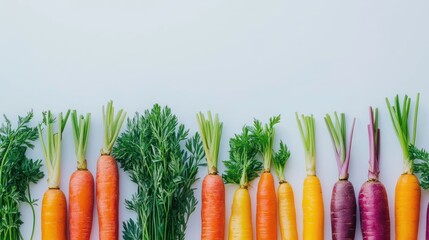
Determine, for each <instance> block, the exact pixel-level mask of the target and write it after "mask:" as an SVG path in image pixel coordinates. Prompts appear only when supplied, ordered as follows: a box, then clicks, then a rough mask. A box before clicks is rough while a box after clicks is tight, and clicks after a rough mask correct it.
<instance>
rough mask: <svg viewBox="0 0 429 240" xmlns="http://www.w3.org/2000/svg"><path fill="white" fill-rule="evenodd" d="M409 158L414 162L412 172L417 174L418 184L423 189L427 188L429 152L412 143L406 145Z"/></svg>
mask: <svg viewBox="0 0 429 240" xmlns="http://www.w3.org/2000/svg"><path fill="white" fill-rule="evenodd" d="M408 152H409V154H410V159H411V160H412V161H413V164H414V172H415V173H416V174H417V176H418V178H419V181H420V186H421V187H422V188H423V189H429V153H428V152H427V151H426V150H425V149H423V148H421V149H419V148H417V147H416V146H414V145H413V144H410V145H409V146H408Z"/></svg>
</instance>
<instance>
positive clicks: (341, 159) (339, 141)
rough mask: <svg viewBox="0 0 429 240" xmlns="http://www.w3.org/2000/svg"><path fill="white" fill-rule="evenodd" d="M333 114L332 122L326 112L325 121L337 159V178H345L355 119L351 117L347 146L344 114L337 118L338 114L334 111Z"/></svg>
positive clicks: (347, 170)
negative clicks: (351, 122)
mask: <svg viewBox="0 0 429 240" xmlns="http://www.w3.org/2000/svg"><path fill="white" fill-rule="evenodd" d="M334 116H335V124H334V123H333V122H332V119H331V116H330V115H329V114H326V116H325V122H326V126H327V127H328V130H329V133H330V135H331V139H332V144H333V146H334V151H335V158H336V159H337V167H338V172H339V179H340V180H347V179H348V178H349V163H350V152H351V148H352V139H353V130H354V127H355V122H356V119H353V125H352V130H351V133H350V139H349V144H348V146H347V139H346V138H347V133H346V115H345V114H344V113H341V114H340V118H339V117H338V114H337V113H336V112H335V113H334ZM340 119H341V120H340Z"/></svg>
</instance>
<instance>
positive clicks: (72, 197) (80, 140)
mask: <svg viewBox="0 0 429 240" xmlns="http://www.w3.org/2000/svg"><path fill="white" fill-rule="evenodd" d="M90 117H91V115H90V114H89V113H88V114H87V117H86V119H85V118H84V117H83V116H80V117H79V120H78V117H77V112H76V110H74V111H73V112H72V125H73V136H74V142H75V151H76V157H77V163H78V166H77V170H76V171H75V172H74V173H73V174H72V175H71V177H70V184H69V228H70V230H69V236H70V239H71V240H75V239H76V240H89V239H90V237H91V229H92V218H93V216H92V215H93V210H94V177H93V176H92V174H91V172H90V171H88V169H87V163H86V159H85V153H86V147H87V145H88V135H89V121H90Z"/></svg>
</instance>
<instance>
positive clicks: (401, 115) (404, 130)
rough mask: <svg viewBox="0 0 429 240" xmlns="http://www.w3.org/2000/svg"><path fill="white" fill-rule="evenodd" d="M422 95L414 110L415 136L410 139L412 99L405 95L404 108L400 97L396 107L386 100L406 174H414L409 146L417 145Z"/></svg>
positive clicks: (418, 95) (396, 99)
mask: <svg viewBox="0 0 429 240" xmlns="http://www.w3.org/2000/svg"><path fill="white" fill-rule="evenodd" d="M419 101H420V93H418V94H417V101H416V106H415V110H414V124H413V136H412V138H410V134H409V126H408V117H409V115H410V106H411V98H409V97H408V96H407V95H405V97H404V99H403V102H402V107H401V104H400V100H399V96H398V95H396V96H395V99H394V105H393V106H392V105H391V104H390V101H389V99H387V98H386V104H387V108H388V109H389V114H390V118H391V120H392V123H393V128H394V129H395V133H396V136H397V137H398V139H399V143H400V144H401V147H402V153H403V157H404V162H403V164H404V173H408V174H411V173H413V161H412V159H411V158H410V153H409V150H408V146H409V145H410V144H412V145H415V142H416V133H417V115H418V111H419Z"/></svg>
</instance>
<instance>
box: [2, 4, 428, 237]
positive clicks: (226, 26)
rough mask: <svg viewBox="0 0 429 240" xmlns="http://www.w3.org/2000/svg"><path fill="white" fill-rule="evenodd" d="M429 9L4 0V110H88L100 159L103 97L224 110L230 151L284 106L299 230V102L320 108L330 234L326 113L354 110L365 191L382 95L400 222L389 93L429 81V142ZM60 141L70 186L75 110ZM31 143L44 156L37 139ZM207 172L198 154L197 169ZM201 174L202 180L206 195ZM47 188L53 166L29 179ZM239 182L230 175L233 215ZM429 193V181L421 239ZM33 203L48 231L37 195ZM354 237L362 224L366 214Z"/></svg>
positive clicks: (190, 114)
mask: <svg viewBox="0 0 429 240" xmlns="http://www.w3.org/2000/svg"><path fill="white" fill-rule="evenodd" d="M428 11H429V2H428V1H423V0H422V1H384V0H380V1H366V0H364V1H339V0H338V1H333V0H328V1H243V0H238V1H227V0H218V1H210V0H209V1H196V0H194V1H192V0H180V1H171V2H170V1H146V0H125V1H113V0H103V1H101V0H100V1H98V0H89V1H87V0H85V1H83V0H73V1H69V0H63V1H46V0H42V1H24V0H13V1H5V0H0V81H1V86H0V91H1V95H0V113H4V114H6V115H7V116H8V117H10V118H12V119H14V120H15V119H16V116H17V115H18V114H20V115H24V114H25V113H26V112H27V111H29V110H30V109H33V110H34V112H35V120H34V121H33V124H36V123H38V122H39V121H40V120H41V112H42V111H44V110H48V109H50V110H52V111H54V112H59V111H66V110H67V109H68V108H70V109H77V110H78V112H79V113H82V114H84V113H86V112H91V113H92V117H93V118H92V122H91V123H92V125H91V133H90V142H89V147H88V153H87V159H88V165H89V169H90V170H91V171H92V172H93V173H95V165H96V160H97V158H98V156H99V149H100V148H101V144H102V120H101V106H102V105H103V104H106V102H107V101H108V100H110V99H113V100H114V104H115V106H116V107H117V108H120V107H123V108H125V109H126V110H127V112H128V116H132V115H133V114H134V112H136V111H138V112H143V111H144V110H145V109H147V108H150V107H151V106H152V105H153V104H154V103H160V104H162V105H166V104H167V105H169V106H170V107H171V108H172V109H173V112H174V113H176V114H177V115H178V117H179V119H180V121H181V122H182V123H184V124H186V126H187V127H189V128H190V129H191V132H195V131H196V130H197V123H196V119H195V114H196V113H197V112H198V111H206V110H212V111H213V112H216V113H219V115H220V118H221V120H223V122H224V133H223V138H222V144H221V148H220V151H221V152H220V160H224V159H227V157H228V155H227V153H228V139H229V138H230V137H231V136H233V134H234V133H238V132H239V131H240V129H241V127H242V125H243V124H251V123H252V120H253V118H258V119H260V120H262V121H264V122H266V121H267V120H268V118H269V117H270V116H272V115H275V114H281V115H282V122H281V124H280V125H279V126H278V128H277V130H278V135H277V138H278V139H283V140H284V141H285V142H286V143H287V144H288V145H289V147H290V149H291V152H292V156H291V159H290V161H289V163H288V165H287V170H286V177H287V179H288V180H289V181H290V182H291V184H292V186H293V187H294V190H295V201H296V208H297V221H298V227H299V234H300V237H302V210H301V199H302V183H303V179H304V177H305V165H304V151H303V147H302V144H301V139H300V137H299V133H298V129H297V125H296V122H295V119H294V113H295V112H296V111H298V112H300V113H305V114H308V113H314V115H315V117H316V119H317V120H316V124H317V151H318V153H317V173H318V176H319V177H320V179H321V182H322V187H323V195H324V201H325V237H326V238H327V239H330V236H331V230H330V229H331V228H330V218H329V214H328V213H329V202H330V194H331V190H332V186H333V184H334V183H335V181H336V180H337V177H336V174H337V169H336V163H335V159H334V153H333V150H332V146H331V142H330V138H329V135H328V132H327V129H326V127H325V124H324V122H323V116H324V114H326V113H333V111H339V112H346V114H347V117H348V123H351V119H352V117H356V118H357V124H356V130H355V138H354V143H353V148H352V156H351V165H350V180H351V182H352V183H353V184H354V186H355V191H356V193H357V192H358V190H359V188H360V186H361V184H362V183H363V182H364V181H365V180H366V178H367V167H368V163H367V162H368V137H367V129H366V124H367V123H368V107H369V106H370V105H372V106H375V107H379V108H380V112H381V119H380V126H381V131H382V136H381V181H382V182H384V184H385V185H386V188H387V191H388V196H389V207H390V214H391V222H392V228H391V229H392V234H393V233H394V224H393V223H394V214H393V200H394V185H395V183H396V180H397V178H398V176H399V175H400V174H401V172H402V153H401V148H400V146H399V143H398V140H397V139H396V136H395V134H394V132H393V128H392V125H391V123H390V119H389V118H388V113H387V109H386V106H385V99H384V98H385V97H390V98H392V97H393V96H394V95H395V94H397V93H398V94H401V95H403V94H410V95H411V96H412V97H413V98H415V94H416V93H417V92H418V91H419V92H421V93H422V97H421V110H420V119H419V124H418V125H419V130H420V131H419V135H418V137H417V144H418V145H420V146H422V147H429V127H428V122H429V117H428V116H429V92H428V91H427V87H428V86H429V85H428V83H427V81H428V79H429V67H428V62H429V46H428V45H429V33H428V23H429V14H427V13H428ZM63 146H64V150H63V155H62V156H63V162H62V168H61V171H62V179H61V180H62V181H61V188H62V189H63V190H64V191H65V193H66V195H67V190H68V179H69V176H70V175H71V173H72V172H73V171H74V169H75V155H74V145H73V140H72V133H71V124H69V125H68V126H67V128H66V131H65V135H64V142H63ZM30 155H31V156H32V157H34V158H42V157H43V156H42V152H41V149H40V144H39V143H38V142H37V143H36V148H35V149H34V151H31V152H30ZM43 170H44V171H46V170H45V168H43ZM222 170H223V165H222V164H221V165H220V171H221V172H222ZM205 173H206V169H204V168H202V169H200V173H199V176H200V177H203V176H204V175H205ZM120 177H121V178H120V179H121V190H120V191H121V199H120V200H121V203H120V221H123V220H126V219H128V218H130V217H134V214H132V213H131V212H129V211H127V210H126V209H125V208H124V205H123V202H124V199H125V198H129V197H130V196H131V194H132V193H133V192H134V190H135V189H134V185H133V184H132V183H131V182H130V181H129V179H128V177H127V175H126V174H124V173H123V172H122V170H121V175H120ZM200 185H201V181H198V182H197V183H196V184H195V187H196V188H197V190H196V192H195V194H196V195H197V196H198V197H199V196H200ZM256 185H257V180H255V181H254V182H253V183H252V187H251V188H250V193H251V195H252V201H253V202H252V203H253V204H254V203H255V194H256ZM46 188H47V184H46V179H43V180H42V181H40V182H39V184H37V185H35V186H32V193H33V195H34V196H35V197H36V198H39V199H41V198H42V195H43V192H44V191H45V189H46ZM235 188H236V186H227V188H226V189H227V192H226V198H227V202H226V209H227V217H229V213H230V206H231V200H232V193H233V191H234V189H235ZM428 195H429V194H428V192H425V191H424V192H423V193H422V210H421V213H422V214H421V218H420V220H421V221H420V232H419V239H422V238H423V236H424V226H425V225H424V224H425V212H426V211H425V210H426V204H427V202H428V200H429V196H428ZM39 205H40V201H39ZM22 211H23V214H24V216H23V217H24V222H25V224H24V225H23V227H22V231H23V233H24V236H25V238H28V237H29V233H30V226H31V224H30V222H31V220H30V219H31V217H30V211H29V208H28V207H26V206H23V208H22ZM36 211H37V223H36V238H35V239H39V238H40V220H39V218H40V206H38V207H37V208H36ZM253 211H255V209H253ZM254 213H255V212H254ZM199 214H200V206H198V207H197V210H196V211H195V212H194V214H193V215H192V217H191V219H190V222H189V227H188V231H187V239H199V236H200V235H199V234H200V217H199ZM227 222H228V221H227ZM97 226H98V225H97V217H96V214H95V215H94V225H93V234H92V239H98V234H97V230H98V227H97ZM392 237H393V235H392ZM356 238H357V239H360V238H361V233H360V226H359V224H358V226H357V233H356Z"/></svg>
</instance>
